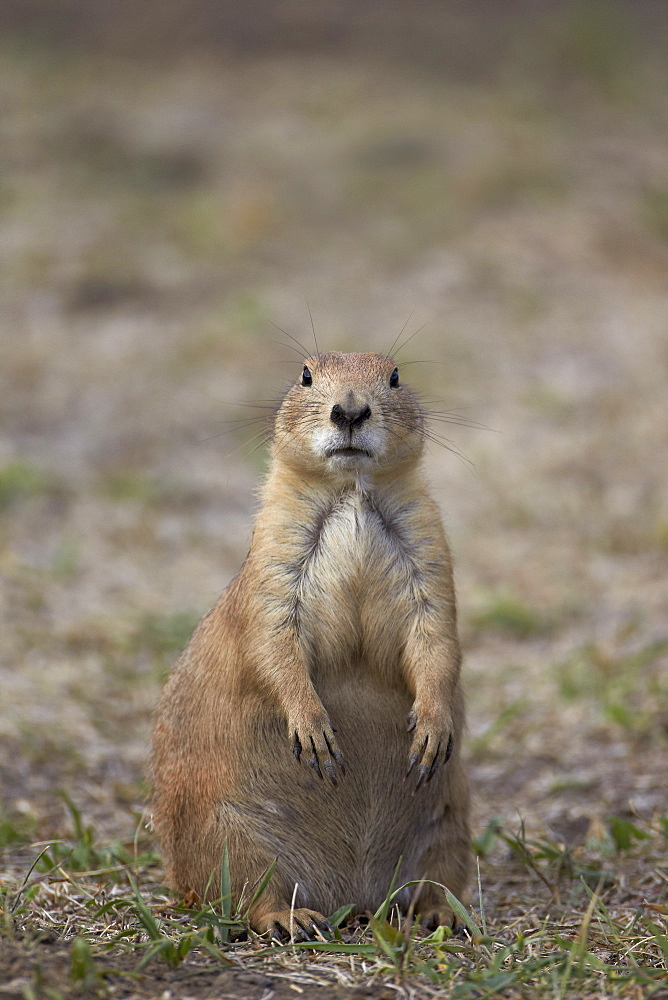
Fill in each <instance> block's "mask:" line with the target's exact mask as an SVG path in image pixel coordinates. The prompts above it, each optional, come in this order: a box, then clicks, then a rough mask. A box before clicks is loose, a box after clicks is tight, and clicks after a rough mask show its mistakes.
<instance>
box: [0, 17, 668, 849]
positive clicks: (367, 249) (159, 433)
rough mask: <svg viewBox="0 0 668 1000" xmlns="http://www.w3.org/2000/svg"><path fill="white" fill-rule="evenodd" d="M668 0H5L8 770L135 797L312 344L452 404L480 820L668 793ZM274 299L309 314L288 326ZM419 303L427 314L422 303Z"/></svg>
mask: <svg viewBox="0 0 668 1000" xmlns="http://www.w3.org/2000/svg"><path fill="white" fill-rule="evenodd" d="M667 28H668V19H667V18H666V13H665V5H664V4H663V3H661V2H649V0H644V2H643V0H635V2H634V3H628V2H621V0H619V2H616V0H605V2H595V0H591V2H590V0H581V2H549V0H531V2H530V0H510V2H505V3H503V4H500V3H494V2H491V0H466V2H464V0H456V2H449V3H447V4H446V3H440V2H436V0H432V2H430V0H421V2H418V0H412V2H410V0H402V2H393V0H365V2H364V3H363V4H360V3H357V2H351V0H338V2H334V0H332V2H325V0H323V2H321V0H310V2H308V3H306V2H297V0H292V2H290V0H278V2H274V3H260V2H244V3H243V4H242V3H234V2H227V0H223V2H213V0H211V2H206V0H205V2H202V3H199V4H193V3H186V2H185V0H160V2H157V0H143V2H142V3H141V4H140V5H137V4H134V3H131V2H129V0H116V2H112V0H98V2H95V3H90V2H88V0H21V2H18V0H17V2H14V0H6V2H5V3H4V4H3V5H2V10H1V12H0V29H1V30H0V37H1V41H0V105H1V107H2V118H1V122H0V129H1V130H2V131H1V139H0V158H1V163H0V169H1V175H0V185H1V186H0V211H1V215H2V221H1V237H0V271H1V273H2V278H3V280H2V285H1V289H0V310H1V314H2V317H1V318H2V327H1V329H2V334H1V336H2V354H1V360H0V420H1V427H0V430H1V436H0V570H1V572H2V592H1V600H2V604H1V611H0V614H1V619H2V620H1V629H0V686H1V690H2V696H1V698H0V784H1V790H2V801H3V807H2V808H3V810H4V811H5V814H8V815H11V816H12V817H13V819H12V822H14V823H18V822H22V823H23V824H24V825H27V826H30V828H31V830H32V831H33V834H34V836H35V837H38V836H41V837H47V836H53V835H54V834H55V833H57V831H58V829H59V824H61V823H62V819H63V804H62V802H61V801H60V800H59V799H56V798H55V797H54V796H53V791H54V789H56V788H64V789H66V790H68V792H69V794H70V795H71V796H72V797H73V799H74V800H75V801H76V802H77V803H78V804H79V806H80V807H82V808H84V809H85V811H86V815H87V816H92V817H94V818H95V821H96V823H97V825H98V827H99V828H100V829H101V830H102V831H103V832H104V833H105V834H109V835H120V836H127V835H128V831H132V829H133V828H134V819H133V818H132V816H133V815H134V814H136V812H137V811H139V810H141V803H142V799H143V795H144V791H143V783H142V768H143V762H144V758H145V753H146V745H147V738H148V732H149V726H150V713H151V710H152V707H153V705H154V703H155V700H156V698H157V695H158V691H159V689H160V685H161V683H162V680H163V679H164V676H165V673H166V671H167V670H168V668H169V666H170V664H171V663H172V662H173V661H174V659H175V658H176V656H177V655H178V653H179V651H180V649H181V648H182V646H183V644H184V643H185V641H186V639H187V637H188V635H189V633H190V630H191V628H192V626H193V624H194V623H195V622H196V620H197V619H198V617H199V616H200V615H201V614H202V613H204V611H206V610H207V609H208V608H209V607H210V606H211V605H212V604H213V603H214V602H215V600H216V598H217V596H218V594H219V593H220V592H221V590H222V589H223V588H224V586H225V585H226V584H227V582H228V581H229V579H230V578H231V576H232V575H233V574H234V573H235V572H236V570H237V569H238V567H239V565H240V563H241V561H242V559H243V557H244V555H245V552H246V549H247V545H248V541H249V537H250V529H251V522H252V517H253V511H254V505H255V499H254V490H255V488H256V486H257V483H258V480H259V478H260V476H261V474H262V470H263V468H264V466H265V452H264V450H263V448H262V447H261V446H260V447H256V446H257V445H258V444H259V445H261V436H260V437H259V438H256V437H255V435H257V434H258V433H260V432H261V431H262V425H261V423H252V422H249V421H251V420H253V419H254V418H255V417H256V415H257V414H260V415H261V414H262V413H264V412H266V411H263V410H254V409H253V408H249V407H248V404H249V403H254V402H255V403H258V402H259V404H260V405H261V406H266V405H270V404H271V401H272V400H275V399H277V398H278V397H279V396H280V393H281V391H282V389H283V387H284V386H285V384H286V383H288V382H289V381H291V380H292V379H294V378H295V377H297V375H298V373H299V371H300V358H299V355H298V352H296V351H295V350H294V347H295V345H294V344H293V343H292V340H291V339H290V335H291V336H293V337H296V338H298V339H299V340H300V341H302V342H303V343H304V344H305V345H306V347H307V348H308V349H309V350H310V349H311V348H312V344H313V340H312V333H311V324H310V319H309V311H308V307H307V300H308V304H309V306H310V309H311V311H312V314H313V320H314V325H315V331H316V334H317V337H318V342H319V344H320V346H321V348H326V349H337V350H363V351H365V350H370V351H386V350H388V349H389V346H390V344H391V343H392V341H394V340H395V338H396V337H397V336H398V335H399V333H400V331H401V330H402V328H405V329H404V334H403V337H404V338H406V337H408V336H411V335H412V334H414V333H415V332H416V331H417V330H418V329H419V328H420V327H423V328H422V329H421V330H420V332H419V333H418V334H417V335H416V336H415V337H414V339H412V340H411V341H410V343H408V344H406V346H405V348H404V349H403V350H402V351H401V352H400V353H399V354H398V357H397V360H398V361H399V362H400V363H401V364H403V365H405V368H404V369H402V378H404V379H405V380H406V381H409V382H410V383H411V384H412V385H414V386H415V387H416V388H417V389H418V390H419V391H421V392H422V393H423V394H424V396H425V398H426V399H427V400H428V401H429V405H430V406H431V407H432V409H433V410H434V411H441V412H442V411H450V410H453V411H456V413H457V414H458V415H459V416H460V417H461V418H462V419H464V420H468V421H475V422H479V423H481V424H484V425H485V426H486V427H487V428H489V430H480V429H473V428H467V427H462V426H458V425H448V424H444V423H442V422H441V421H440V419H439V417H438V415H437V416H435V422H434V429H435V431H436V432H437V433H438V434H443V435H444V437H446V438H448V439H450V440H451V441H452V442H453V446H454V448H455V449H456V450H458V451H459V452H461V453H462V454H463V456H464V457H465V459H461V458H460V457H458V455H457V454H455V453H453V452H452V451H450V450H448V449H446V448H444V447H438V446H437V445H435V444H431V445H430V447H429V450H428V456H427V464H428V467H429V474H430V478H431V481H432V484H433V488H434V492H435V494H436V496H437V497H438V500H439V503H440V504H441V507H442V510H443V515H444V518H445V521H446V525H447V528H448V531H449V534H450V537H451V542H452V546H453V550H454V554H455V559H456V566H457V582H458V592H459V600H460V608H461V628H462V637H463V641H464V647H465V654H466V686H467V691H468V701H469V718H470V726H469V729H470V732H469V738H468V751H467V752H468V758H469V764H470V769H471V773H472V778H473V785H474V790H475V794H476V829H479V828H480V826H481V825H484V823H486V822H487V820H488V819H489V817H490V816H492V815H499V816H501V817H503V818H504V819H508V821H509V822H511V823H513V822H515V821H516V819H517V817H518V815H520V816H522V817H524V819H525V821H526V824H527V828H529V829H532V828H537V829H541V830H543V831H545V830H553V831H554V830H556V831H561V833H560V835H563V837H565V838H567V839H568V838H569V837H570V838H578V837H580V838H584V837H585V836H586V835H588V833H589V834H590V833H591V831H592V830H594V831H595V830H596V828H597V827H596V824H597V823H601V822H602V821H603V820H604V819H605V818H606V817H608V816H610V815H612V814H615V815H618V816H619V815H621V816H624V815H627V816H632V817H637V816H643V817H645V818H649V817H651V816H652V815H653V814H654V813H656V811H657V810H658V809H660V808H662V809H664V814H665V768H664V765H665V751H666V738H667V735H668V682H667V679H666V676H667V673H668V671H667V670H666V667H667V659H666V654H667V650H668V584H667V582H666V581H667V570H668V490H667V485H668V415H667V407H666V381H667V378H668V336H667V329H668V282H667V280H666V279H667V277H668V148H667V147H668V142H667V133H666V111H667V102H666V95H667V90H666V67H665V51H666V41H667V35H668V30H667ZM272 324H277V325H278V326H279V327H281V328H282V329H283V330H285V331H287V332H288V334H287V335H286V334H283V333H281V332H280V331H279V330H277V329H276V327H275V326H273V325H272ZM423 324H424V326H423Z"/></svg>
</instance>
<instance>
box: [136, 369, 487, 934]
mask: <svg viewBox="0 0 668 1000" xmlns="http://www.w3.org/2000/svg"><path fill="white" fill-rule="evenodd" d="M424 440H425V417H424V413H423V410H422V408H421V406H420V403H419V401H418V398H417V396H416V395H415V394H414V393H413V392H412V391H411V390H410V389H409V388H408V387H407V386H404V385H403V383H402V380H401V379H400V377H399V371H398V368H397V366H396V365H395V363H394V361H393V360H392V359H391V358H388V357H383V356H382V355H377V354H340V353H334V352H332V353H327V354H320V355H317V356H314V357H312V358H308V359H307V360H306V363H305V365H304V366H303V369H302V371H301V373H300V375H299V377H298V379H297V380H296V382H295V384H294V385H293V386H292V387H291V388H290V389H289V390H288V392H287V393H286V395H285V397H284V399H283V402H282V404H281V406H280V408H279V410H278V413H277V415H276V419H275V425H274V434H273V442H272V453H271V463H270V467H269V472H268V475H267V478H266V481H265V483H264V486H263V488H262V492H261V506H260V509H259V511H258V514H257V518H256V522H255V526H254V531H253V537H252V541H251V546H250V550H249V553H248V556H247V558H246V560H245V562H244V564H243V566H242V568H241V570H240V572H239V574H238V575H237V577H236V578H235V579H234V580H233V581H232V583H231V584H230V585H229V587H228V588H227V590H226V591H225V593H224V594H223V595H222V597H221V598H220V600H219V601H218V603H217V604H216V606H215V607H214V608H213V609H212V610H211V611H210V612H209V614H208V615H206V616H205V617H204V618H203V619H202V621H201V622H200V624H199V626H198V627H197V629H196V631H195V633H194V635H193V637H192V639H191V641H190V643H189V645H188V647H187V648H186V650H185V652H184V653H183V655H182V657H181V659H180V660H179V662H178V663H177V665H176V666H175V668H174V670H173V672H172V674H171V676H170V678H169V680H168V682H167V684H166V686H165V690H164V692H163V695H162V698H161V701H160V704H159V706H158V709H157V711H156V716H155V726H154V734H153V750H152V782H153V789H154V795H153V807H154V823H155V828H156V831H157V834H158V837H159V839H160V842H161V845H162V850H163V855H164V858H165V862H166V868H167V878H168V881H169V882H170V884H171V885H172V886H173V887H174V888H176V889H178V890H179V891H182V892H188V891H194V892H195V893H196V894H197V895H198V896H199V897H200V898H204V896H205V894H206V892H207V886H208V885H213V886H215V885H216V884H219V881H217V878H216V873H217V872H218V871H219V867H220V859H221V856H222V852H223V848H224V845H225V844H227V848H228V853H229V858H230V869H231V873H232V878H233V889H234V891H235V893H236V894H237V895H239V894H240V893H241V891H242V888H243V886H244V884H248V883H250V884H252V883H253V882H255V881H256V880H257V879H259V878H260V877H261V876H262V874H263V872H264V870H266V868H267V867H268V866H269V864H270V863H271V862H272V861H273V860H274V859H277V860H276V868H275V870H274V874H273V876H272V879H271V882H270V884H269V886H268V888H267V890H266V891H265V893H264V894H263V896H262V897H261V899H260V900H259V902H258V903H257V904H256V906H255V907H254V909H253V911H252V912H251V914H250V920H251V924H252V926H253V927H254V929H255V930H256V931H258V933H265V932H269V933H272V934H275V935H280V934H282V933H283V934H284V933H286V932H289V927H290V905H291V900H292V896H293V891H294V886H295V883H296V884H297V886H298V888H297V895H296V903H295V905H296V906H297V907H298V909H297V911H295V916H296V919H297V924H298V925H299V927H300V928H301V930H300V934H301V935H303V936H309V935H310V934H312V933H314V929H315V928H316V927H317V928H320V929H323V928H326V915H327V914H328V913H330V912H332V911H333V910H334V909H337V908H338V907H339V906H341V905H344V904H346V903H353V904H355V906H356V907H357V908H358V910H360V911H361V910H366V909H375V908H377V906H378V905H379V904H380V902H381V901H382V899H383V898H384V896H385V894H386V892H387V889H388V887H389V884H390V880H391V878H392V874H393V872H394V869H395V867H396V864H397V861H398V859H399V857H401V858H402V867H401V871H400V878H401V879H402V880H403V881H408V880H412V879H418V880H419V879H423V878H425V879H430V880H432V881H434V882H438V883H441V884H444V885H446V886H447V887H448V888H449V889H450V890H451V891H452V892H454V893H455V895H461V894H462V893H463V891H464V889H465V886H466V881H467V875H468V863H469V861H468V853H469V836H468V790H467V783H466V779H465V775H464V772H463V769H462V764H461V759H460V742H461V733H462V727H463V700H462V695H461V689H460V684H459V669H460V653H459V643H458V639H457V624H456V605H455V595H454V588H453V580H452V568H451V559H450V552H449V548H448V545H447V541H446V538H445V534H444V532H443V528H442V525H441V520H440V515H439V511H438V508H437V505H436V504H435V502H434V501H433V500H432V498H431V497H430V495H429V492H428V489H427V486H426V483H425V481H424V479H423V476H422V473H421V470H420V460H421V457H422V453H423V449H424ZM212 876H213V877H212ZM214 891H215V890H214ZM409 898H410V896H409V891H408V890H406V893H405V898H404V899H402V900H401V902H402V903H403V905H404V906H407V905H408V902H409ZM417 909H418V912H420V913H421V915H422V918H423V919H424V920H425V922H427V923H429V924H430V925H434V924H437V923H439V922H445V921H450V920H451V919H452V914H451V912H450V911H449V909H448V907H447V904H446V903H445V896H444V893H443V891H442V890H441V889H439V888H438V887H436V886H433V885H425V886H424V887H423V888H422V890H421V892H420V897H419V900H418V905H417ZM293 926H294V925H293Z"/></svg>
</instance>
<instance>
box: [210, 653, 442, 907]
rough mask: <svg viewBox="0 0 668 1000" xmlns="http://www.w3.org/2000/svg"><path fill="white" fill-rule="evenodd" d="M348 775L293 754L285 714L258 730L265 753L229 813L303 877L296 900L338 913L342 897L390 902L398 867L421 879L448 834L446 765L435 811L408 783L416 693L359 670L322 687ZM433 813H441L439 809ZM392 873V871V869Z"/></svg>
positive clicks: (290, 874) (292, 876) (259, 752)
mask: <svg viewBox="0 0 668 1000" xmlns="http://www.w3.org/2000/svg"><path fill="white" fill-rule="evenodd" d="M318 693H319V694H320V696H321V698H322V700H323V703H324V705H325V707H326V708H327V710H328V713H329V716H330V718H331V720H332V724H333V725H334V727H335V728H336V729H337V737H338V740H339V745H340V746H341V749H342V750H343V753H344V755H345V760H346V774H345V775H343V776H342V777H341V778H340V780H339V782H338V784H337V785H336V786H333V785H332V784H331V783H330V782H328V781H324V780H322V779H320V778H318V777H317V775H316V774H315V773H314V772H313V770H312V769H311V768H310V767H309V766H308V764H306V763H305V762H304V761H302V763H301V765H298V766H295V761H294V759H291V758H290V756H289V755H287V754H286V752H285V751H286V747H285V726H284V723H283V722H282V720H280V719H276V718H271V719H267V720H266V721H265V722H264V723H262V724H261V726H260V727H259V728H258V730H257V733H256V736H257V741H256V744H255V746H256V754H254V759H253V760H252V761H248V765H249V771H248V773H247V774H246V775H243V774H240V775H239V778H240V787H241V788H244V794H243V795H242V796H239V797H238V798H237V799H236V800H235V801H234V803H229V802H228V803H226V805H225V806H224V807H223V810H222V812H221V813H219V818H220V820H222V821H223V822H225V821H226V820H227V821H229V820H231V819H232V820H234V819H238V820H241V821H242V822H243V823H244V825H246V826H247V827H251V828H252V831H253V835H254V836H255V837H256V838H257V839H258V841H260V842H261V843H262V844H263V846H264V847H265V848H266V849H267V850H268V852H269V854H270V855H271V856H273V857H277V858H278V859H279V863H280V865H281V868H282V871H283V872H284V875H285V877H286V881H287V882H288V884H289V885H290V886H291V887H293V886H294V884H295V883H297V884H298V890H297V896H296V905H297V906H306V907H311V908H315V909H318V910H320V912H324V913H331V912H333V911H334V910H335V909H336V908H337V907H338V906H340V905H341V901H342V900H345V901H348V902H351V903H353V902H354V903H355V904H356V905H357V907H358V909H359V910H360V911H364V910H367V909H370V910H373V909H376V908H377V907H378V906H379V905H380V903H381V902H382V900H383V898H384V896H385V893H386V892H387V889H388V888H389V882H390V879H391V875H392V872H393V871H394V869H395V866H396V864H397V862H398V861H399V858H400V857H402V858H403V862H402V868H401V872H400V878H401V879H402V880H404V881H405V880H407V879H410V878H419V877H420V876H421V875H422V874H423V873H422V872H419V871H418V870H417V867H416V866H417V862H418V859H419V858H420V857H421V856H422V854H423V853H424V851H425V850H426V849H427V848H428V847H429V846H430V845H431V843H432V842H433V841H434V840H435V839H436V838H438V836H439V835H440V828H441V821H442V816H443V802H442V798H443V797H442V795H441V794H439V792H438V790H437V788H438V785H441V784H442V783H443V782H444V781H447V775H446V773H445V771H443V772H442V773H440V774H437V776H436V777H435V779H434V782H433V785H434V788H433V791H434V792H435V793H436V794H435V795H434V796H433V798H432V801H433V803H434V808H433V809H431V810H427V813H425V812H424V811H421V812H416V810H415V799H414V796H413V786H412V783H411V782H410V781H406V780H405V775H406V758H407V753H408V747H409V743H410V740H409V734H408V733H407V731H406V717H407V715H408V712H409V710H410V706H411V699H410V696H409V694H408V692H407V691H406V692H402V691H400V690H397V691H395V692H388V690H387V688H385V689H384V690H383V689H381V688H380V687H379V686H377V685H376V684H375V683H374V682H373V681H371V680H369V679H367V678H365V677H364V666H363V665H362V664H360V665H359V676H358V677H357V678H351V679H348V680H346V681H342V682H340V683H338V684H326V685H321V686H320V687H319V690H318ZM432 814H433V815H432ZM388 873H389V875H388Z"/></svg>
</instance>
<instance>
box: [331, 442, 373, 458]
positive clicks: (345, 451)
mask: <svg viewBox="0 0 668 1000" xmlns="http://www.w3.org/2000/svg"><path fill="white" fill-rule="evenodd" d="M326 455H327V458H333V457H334V456H335V455H348V456H357V455H365V456H366V457H367V458H373V455H372V453H371V452H370V451H367V449H366V448H355V447H354V445H346V446H344V447H342V448H328V449H327V452H326Z"/></svg>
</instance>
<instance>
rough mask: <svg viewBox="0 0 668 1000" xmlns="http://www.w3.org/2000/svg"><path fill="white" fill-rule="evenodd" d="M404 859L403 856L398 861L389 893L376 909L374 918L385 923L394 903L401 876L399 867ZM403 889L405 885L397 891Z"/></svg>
mask: <svg viewBox="0 0 668 1000" xmlns="http://www.w3.org/2000/svg"><path fill="white" fill-rule="evenodd" d="M402 861H403V858H401V857H400V858H399V860H398V861H397V866H396V868H395V869H394V874H393V875H392V880H391V882H390V888H389V889H388V890H387V895H386V897H385V899H384V900H383V902H382V903H381V904H380V906H379V907H378V909H377V910H376V912H375V913H374V919H376V920H379V921H380V922H381V923H384V922H385V921H386V920H387V915H388V913H389V912H390V905H391V903H392V900H393V898H394V896H395V895H396V893H395V891H394V887H395V885H396V884H397V879H398V878H399V869H400V868H401V862H402ZM401 889H403V886H401V887H400V889H399V890H397V891H401Z"/></svg>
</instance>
